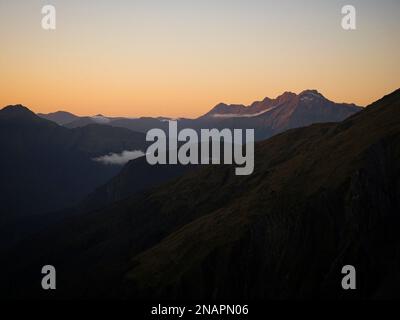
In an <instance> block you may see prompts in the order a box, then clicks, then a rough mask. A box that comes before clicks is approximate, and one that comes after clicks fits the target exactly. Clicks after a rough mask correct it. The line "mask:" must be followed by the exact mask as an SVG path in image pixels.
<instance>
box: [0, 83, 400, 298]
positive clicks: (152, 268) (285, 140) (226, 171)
mask: <svg viewBox="0 0 400 320" xmlns="http://www.w3.org/2000/svg"><path fill="white" fill-rule="evenodd" d="M255 157H256V158H255V159H256V162H255V171H254V173H253V174H252V175H250V176H235V175H234V169H233V168H232V167H231V166H209V167H206V168H204V169H201V170H199V171H192V172H189V173H187V174H186V175H185V176H184V177H182V178H180V179H178V180H176V181H174V182H171V183H169V184H167V185H165V186H162V187H159V188H157V189H155V190H153V191H151V192H147V193H146V194H144V195H137V196H134V197H131V198H128V199H126V200H124V201H120V202H117V203H115V204H113V205H110V206H108V207H106V208H104V209H101V210H96V211H92V212H89V213H87V214H84V215H81V216H79V217H74V218H71V219H69V220H66V221H64V223H62V224H60V225H59V226H58V227H56V228H54V229H51V230H47V231H44V232H43V233H41V234H38V235H37V236H36V237H34V238H32V239H30V240H29V241H27V242H26V243H24V244H22V245H21V246H20V247H19V248H17V249H18V250H16V251H14V253H12V252H11V253H10V254H9V255H8V256H7V257H8V258H7V262H4V264H3V263H2V265H4V266H6V265H7V264H9V265H11V266H13V269H12V271H11V272H10V271H9V273H8V274H9V275H8V276H7V279H13V280H12V282H10V281H9V282H8V284H9V287H8V289H9V290H10V291H7V292H14V294H15V295H17V296H29V295H34V296H36V297H39V296H41V295H43V294H45V293H43V290H40V288H39V289H38V287H39V286H38V285H37V283H36V282H37V280H35V281H36V282H35V281H33V279H36V276H35V274H36V273H35V272H36V270H40V266H41V265H43V264H44V263H52V264H54V265H56V266H57V270H58V275H59V282H58V283H59V284H60V285H59V286H58V287H57V292H56V293H55V294H56V295H57V296H59V297H63V296H69V297H70V296H74V297H83V296H86V297H88V296H89V297H104V296H116V297H136V298H138V297H139V298H153V299H155V298H157V299H159V298H168V299H174V298H184V299H188V298H189V299H190V298H220V299H221V298H235V299H238V298H248V299H265V298H304V297H334V298H349V297H383V296H398V295H399V289H400V282H399V279H400V274H399V270H400V259H399V255H398V252H399V250H400V236H399V233H398V229H399V227H400V219H399V218H400V217H399V212H400V210H399V209H400V203H399V199H400V162H399V161H398V160H399V159H400V90H398V91H396V92H394V93H392V94H391V95H388V96H386V97H384V98H383V99H381V100H379V101H377V102H376V103H374V104H372V105H371V106H369V107H368V108H366V109H365V110H363V111H362V112H360V113H358V114H356V115H354V116H352V117H350V118H348V119H347V120H345V121H343V122H341V123H338V124H333V123H327V124H317V125H312V126H309V127H306V128H300V129H294V130H290V131H288V132H286V133H283V134H280V135H277V136H275V137H273V138H271V139H269V140H267V141H263V142H260V143H259V144H257V145H256V155H255ZM21 253H24V255H21ZM347 264H352V265H354V266H355V267H356V270H357V279H358V280H357V289H358V290H357V291H353V292H348V291H343V290H342V289H341V287H340V282H341V277H342V274H341V268H342V266H343V265H347ZM15 266H18V267H17V268H15ZM3 274H7V273H4V272H3ZM396 279H397V280H396ZM5 281H6V279H5ZM6 283H7V282H4V284H6ZM28 283H30V285H27V284H28Z"/></svg>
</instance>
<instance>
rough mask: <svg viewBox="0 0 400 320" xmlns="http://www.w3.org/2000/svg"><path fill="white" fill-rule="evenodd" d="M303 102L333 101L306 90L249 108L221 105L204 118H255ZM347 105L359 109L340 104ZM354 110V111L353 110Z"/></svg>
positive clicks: (286, 93) (268, 99)
mask: <svg viewBox="0 0 400 320" xmlns="http://www.w3.org/2000/svg"><path fill="white" fill-rule="evenodd" d="M301 102H308V103H323V104H326V105H327V106H328V105H332V101H330V100H328V99H326V98H325V97H324V96H323V95H322V94H321V93H319V92H318V91H317V90H304V91H303V92H301V93H300V94H298V95H297V94H295V93H293V92H285V93H283V94H282V95H280V96H278V97H277V98H275V99H271V98H268V97H267V98H265V99H264V100H262V101H256V102H253V103H252V104H251V105H249V106H245V105H241V104H240V105H237V104H231V105H228V104H225V103H219V104H218V105H216V106H215V107H214V108H213V109H212V110H211V111H209V112H208V113H206V114H205V115H204V116H203V117H216V118H235V117H255V116H260V115H262V114H264V113H266V112H268V111H271V110H273V109H275V108H277V107H282V106H283V105H285V104H290V103H296V104H299V103H301ZM338 105H342V106H343V105H346V106H348V107H356V108H359V107H357V106H356V105H355V104H338ZM353 110H354V109H353Z"/></svg>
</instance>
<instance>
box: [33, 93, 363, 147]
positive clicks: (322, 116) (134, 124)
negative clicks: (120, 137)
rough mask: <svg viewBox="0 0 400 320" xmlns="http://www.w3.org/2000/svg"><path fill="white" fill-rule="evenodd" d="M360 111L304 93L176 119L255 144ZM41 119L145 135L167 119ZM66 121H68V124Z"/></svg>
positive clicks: (180, 123)
mask: <svg viewBox="0 0 400 320" xmlns="http://www.w3.org/2000/svg"><path fill="white" fill-rule="evenodd" d="M360 110H361V108H360V107H359V106H356V105H354V104H347V103H335V102H332V101H330V100H328V99H327V98H325V97H324V96H323V95H322V94H320V93H319V92H318V91H316V90H305V91H303V92H301V93H300V94H295V93H292V92H285V93H283V94H282V95H280V96H279V97H277V98H276V99H270V98H265V99H264V100H262V101H256V102H254V103H252V104H251V105H250V106H244V105H227V104H224V103H220V104H218V105H216V106H215V107H214V108H212V109H211V110H210V111H209V112H207V113H206V114H205V115H203V116H201V117H199V118H196V119H186V118H179V119H176V120H177V121H178V126H179V127H181V128H193V129H197V130H200V129H207V128H217V129H223V128H231V129H233V128H237V129H241V128H243V129H244V128H248V129H251V128H252V129H254V130H255V133H256V138H257V139H258V140H262V139H266V138H269V137H271V136H273V135H274V134H277V133H280V132H283V131H285V130H287V129H292V128H297V127H302V126H307V125H310V124H313V123H317V122H337V121H342V120H344V119H345V118H347V117H349V116H351V115H352V114H354V113H356V112H358V111H360ZM40 116H41V117H44V118H46V119H49V120H52V121H55V122H56V123H58V124H62V125H64V126H66V127H69V128H77V127H82V126H86V125H88V124H93V123H102V124H108V125H111V126H114V127H123V128H127V129H130V130H133V131H136V132H144V133H145V132H147V131H148V130H150V129H153V128H160V129H163V130H166V129H167V127H168V120H172V119H170V118H163V117H157V118H151V117H141V118H134V119H133V118H123V117H118V118H113V117H105V116H103V115H97V116H94V117H78V116H74V115H71V114H69V113H68V114H66V113H65V112H56V113H51V114H47V115H43V114H40ZM67 119H69V120H72V121H70V122H68V121H67Z"/></svg>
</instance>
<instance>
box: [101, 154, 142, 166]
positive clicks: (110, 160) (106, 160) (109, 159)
mask: <svg viewBox="0 0 400 320" xmlns="http://www.w3.org/2000/svg"><path fill="white" fill-rule="evenodd" d="M144 155H145V153H144V152H143V151H140V150H134V151H128V150H125V151H122V152H121V153H110V154H107V155H104V156H101V157H97V158H94V159H93V160H94V161H98V162H101V163H103V164H116V165H124V164H125V163H127V162H128V161H130V160H134V159H137V158H140V157H143V156H144Z"/></svg>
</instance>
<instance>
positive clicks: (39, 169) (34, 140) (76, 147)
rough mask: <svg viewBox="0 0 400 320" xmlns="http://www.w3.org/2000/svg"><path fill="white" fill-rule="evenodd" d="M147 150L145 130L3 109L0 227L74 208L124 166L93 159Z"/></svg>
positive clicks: (0, 122)
mask: <svg viewBox="0 0 400 320" xmlns="http://www.w3.org/2000/svg"><path fill="white" fill-rule="evenodd" d="M145 148H146V142H145V136H144V135H143V134H141V133H136V132H132V131H130V130H127V129H123V128H114V127H111V126H101V125H91V126H86V127H83V128H78V129H74V130H71V129H67V128H64V127H61V126H59V125H57V124H55V123H54V122H51V121H48V120H45V119H42V118H40V117H38V116H37V115H35V114H34V113H33V112H31V111H30V110H29V109H27V108H26V107H23V106H21V105H16V106H8V107H5V108H4V109H2V110H0V149H1V151H2V157H1V158H0V194H1V207H2V210H1V215H0V226H1V229H2V230H4V228H6V229H8V230H9V231H12V230H13V229H16V228H10V227H9V226H10V224H13V223H15V222H16V221H17V220H18V221H20V219H22V218H23V217H27V216H34V215H37V214H43V213H46V212H49V211H54V210H59V209H63V208H65V207H67V206H71V205H73V204H74V203H76V202H78V201H80V200H81V199H83V198H84V196H86V195H87V194H89V193H90V192H91V191H93V190H94V188H95V187H97V186H100V185H102V184H104V183H105V182H106V181H108V180H109V179H110V178H111V177H113V176H114V175H115V174H117V173H118V171H119V170H120V169H121V168H120V167H118V166H111V165H104V164H102V163H99V162H96V161H94V160H93V158H94V157H97V156H102V155H105V154H107V153H112V152H116V153H117V152H121V151H123V150H139V149H141V150H145ZM22 221H24V219H22ZM3 236H4V234H3Z"/></svg>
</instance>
